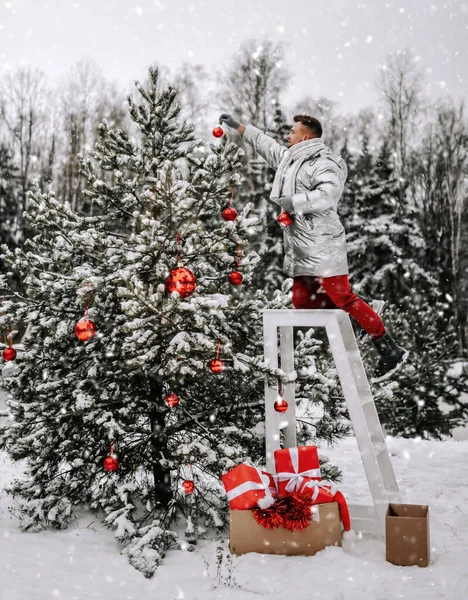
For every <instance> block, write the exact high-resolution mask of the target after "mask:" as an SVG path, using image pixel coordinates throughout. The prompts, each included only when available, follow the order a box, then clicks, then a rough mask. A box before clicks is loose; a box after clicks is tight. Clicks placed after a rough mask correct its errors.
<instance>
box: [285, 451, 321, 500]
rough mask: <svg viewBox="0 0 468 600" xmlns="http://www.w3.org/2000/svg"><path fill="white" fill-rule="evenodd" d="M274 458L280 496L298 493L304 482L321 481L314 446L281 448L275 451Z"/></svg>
mask: <svg viewBox="0 0 468 600" xmlns="http://www.w3.org/2000/svg"><path fill="white" fill-rule="evenodd" d="M274 457H275V467H276V475H275V479H276V481H277V486H278V494H279V495H280V496H287V495H289V494H292V493H293V492H297V491H299V490H300V488H301V486H302V484H303V483H304V482H305V481H308V480H309V481H310V480H317V481H321V479H322V477H321V474H320V463H319V458H318V452H317V447H316V446H298V447H297V448H283V449H281V450H276V451H275V454H274Z"/></svg>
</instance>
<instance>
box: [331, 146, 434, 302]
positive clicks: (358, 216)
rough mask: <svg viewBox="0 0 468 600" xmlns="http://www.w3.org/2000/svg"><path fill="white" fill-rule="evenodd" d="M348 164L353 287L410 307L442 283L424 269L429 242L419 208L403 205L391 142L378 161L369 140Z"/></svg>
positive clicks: (346, 209)
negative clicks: (369, 145)
mask: <svg viewBox="0 0 468 600" xmlns="http://www.w3.org/2000/svg"><path fill="white" fill-rule="evenodd" d="M348 166H349V180H348V184H347V185H346V186H345V191H344V194H343V199H342V201H341V204H342V209H341V214H342V217H343V222H344V225H345V228H346V239H347V243H348V257H349V264H350V272H351V274H352V280H353V287H354V289H355V291H356V292H357V293H362V295H363V296H365V297H368V298H377V297H384V298H385V300H387V301H388V302H391V303H392V304H394V305H395V306H399V307H401V308H405V307H408V306H410V305H412V304H413V303H414V301H415V298H416V297H417V295H418V294H425V293H426V292H429V291H430V290H432V289H433V288H434V285H435V284H436V280H435V279H434V278H433V277H432V276H431V275H430V274H429V273H427V272H426V271H425V270H424V269H422V268H421V264H422V260H423V257H424V247H425V244H424V239H423V236H422V233H421V230H420V228H419V226H418V219H417V214H416V210H415V208H413V207H412V206H411V205H410V203H408V202H404V203H400V201H399V189H400V183H399V182H398V181H396V178H395V176H394V174H393V169H392V166H391V164H390V156H389V151H388V146H387V144H386V143H385V141H384V143H383V145H382V148H381V150H380V152H379V155H378V156H376V157H374V156H373V155H372V153H371V152H370V150H369V148H368V141H367V139H366V138H364V140H363V147H362V149H361V152H360V154H358V155H357V156H356V155H351V156H350V158H349V160H348ZM341 204H340V206H341Z"/></svg>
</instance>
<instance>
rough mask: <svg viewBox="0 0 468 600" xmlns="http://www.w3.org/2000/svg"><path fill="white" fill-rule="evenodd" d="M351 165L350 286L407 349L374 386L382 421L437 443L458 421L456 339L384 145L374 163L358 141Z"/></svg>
mask: <svg viewBox="0 0 468 600" xmlns="http://www.w3.org/2000/svg"><path fill="white" fill-rule="evenodd" d="M349 164H350V167H351V168H350V182H349V185H348V186H347V188H346V189H345V194H344V221H345V227H346V231H347V241H348V252H349V262H350V272H351V274H352V277H353V288H354V289H355V291H356V292H357V293H358V294H362V295H363V296H365V297H368V298H375V297H382V298H384V299H385V300H386V301H387V302H388V305H387V306H388V308H387V309H386V312H385V317H384V321H385V324H386V327H387V328H388V330H389V331H390V332H391V334H392V336H393V337H394V338H395V339H396V340H397V341H398V343H399V344H400V345H402V346H403V347H405V348H407V349H408V350H409V351H410V356H409V359H408V362H407V364H406V365H405V366H404V367H403V368H402V370H401V371H400V372H399V373H398V374H397V375H396V376H395V377H393V378H392V382H391V383H390V384H388V383H384V384H383V385H379V386H377V387H376V399H377V405H378V409H379V414H380V418H381V421H382V424H383V425H384V426H385V427H386V429H387V430H388V431H389V433H392V434H394V435H404V436H421V437H431V436H433V437H440V436H441V435H442V434H448V433H450V431H451V430H452V429H453V428H454V427H456V426H457V425H458V424H459V423H460V419H461V418H462V417H463V414H464V408H463V403H462V402H461V394H462V392H463V391H464V389H465V386H466V381H465V380H464V379H463V378H460V379H458V380H456V381H449V380H448V379H447V372H448V369H449V366H450V365H451V364H452V363H453V362H454V360H456V358H457V348H456V343H455V344H454V339H456V336H455V338H454V330H453V326H451V325H450V323H447V318H446V303H444V302H442V298H441V297H440V293H439V290H438V286H437V281H436V278H434V276H433V274H432V273H431V272H428V271H427V270H426V269H425V268H424V264H425V263H424V258H425V252H426V248H425V242H424V239H423V236H422V233H421V230H420V227H419V225H418V223H419V220H418V215H417V212H416V209H415V208H414V207H413V205H412V203H410V202H409V200H408V199H407V197H405V198H404V200H403V202H400V200H399V194H400V191H401V182H397V181H396V178H395V177H394V174H393V169H392V167H391V166H390V159H389V152H388V146H387V144H386V143H384V144H383V146H382V148H381V151H380V154H379V156H378V157H377V158H374V157H372V155H371V153H370V152H369V148H368V144H367V139H366V137H365V136H364V138H363V145H362V149H361V153H360V154H359V155H358V156H351V157H350V160H349ZM443 311H445V312H443ZM361 352H362V354H363V356H364V360H365V363H367V364H373V363H374V362H375V352H374V350H373V349H372V345H371V344H369V345H368V346H362V349H361ZM415 380H417V382H418V385H417V387H415ZM443 404H445V405H446V407H448V408H447V409H445V410H444V409H443Z"/></svg>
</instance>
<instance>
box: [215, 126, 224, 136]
mask: <svg viewBox="0 0 468 600" xmlns="http://www.w3.org/2000/svg"><path fill="white" fill-rule="evenodd" d="M223 133H224V131H223V130H222V129H221V127H215V128H214V129H213V135H214V136H215V137H216V138H220V137H223Z"/></svg>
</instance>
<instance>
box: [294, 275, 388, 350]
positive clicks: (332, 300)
mask: <svg viewBox="0 0 468 600" xmlns="http://www.w3.org/2000/svg"><path fill="white" fill-rule="evenodd" d="M320 286H322V287H323V289H324V290H325V292H326V293H323V292H321V293H317V292H318V289H319V288H320ZM292 303H293V306H294V308H341V309H343V310H345V311H346V312H347V313H349V314H350V315H351V316H352V317H353V319H354V320H355V321H357V322H358V323H359V325H360V326H361V327H362V328H363V329H365V331H366V332H367V333H368V334H369V336H370V337H371V338H372V339H376V338H379V337H381V336H382V335H383V334H384V333H385V325H384V324H383V321H382V319H381V318H380V317H379V315H378V314H377V313H375V312H374V311H373V310H372V308H371V307H370V306H369V305H368V304H366V303H365V302H364V300H362V299H361V298H359V296H356V294H355V293H354V292H353V291H352V290H351V287H350V285H349V280H348V276H347V275H335V276H333V277H314V276H311V275H300V276H299V277H294V280H293V287H292Z"/></svg>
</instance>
